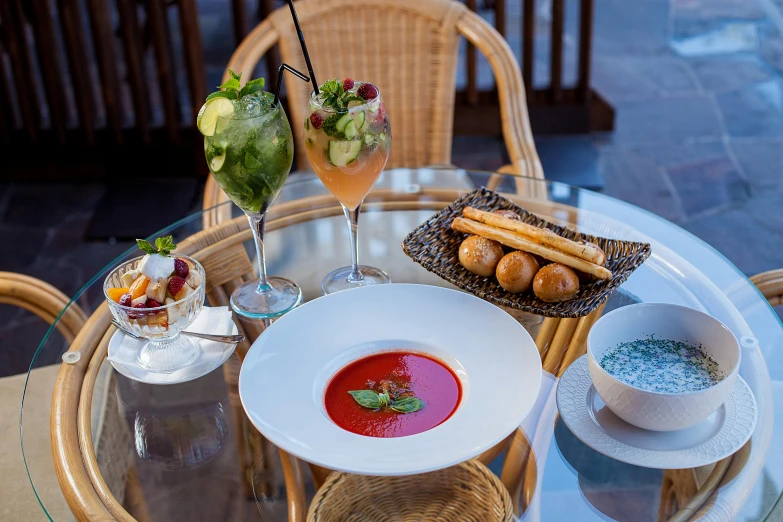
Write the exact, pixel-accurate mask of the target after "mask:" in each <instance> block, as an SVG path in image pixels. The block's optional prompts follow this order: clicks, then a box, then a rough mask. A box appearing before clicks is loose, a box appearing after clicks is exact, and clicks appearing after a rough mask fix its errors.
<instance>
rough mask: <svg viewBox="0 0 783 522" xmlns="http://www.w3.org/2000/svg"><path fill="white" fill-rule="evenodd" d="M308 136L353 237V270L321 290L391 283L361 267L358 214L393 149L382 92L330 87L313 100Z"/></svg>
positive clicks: (310, 153)
mask: <svg viewBox="0 0 783 522" xmlns="http://www.w3.org/2000/svg"><path fill="white" fill-rule="evenodd" d="M304 137H305V152H306V154H307V159H308V160H310V165H311V166H312V167H313V170H314V171H315V173H316V174H317V175H318V177H319V178H321V181H322V182H323V184H324V185H326V188H328V189H329V191H330V192H331V193H332V194H334V196H335V197H336V198H337V199H338V200H339V201H340V204H341V205H342V207H343V212H344V213H345V217H346V219H347V220H348V228H349V231H350V237H351V266H348V267H343V268H338V269H337V270H335V271H333V272H331V273H330V274H328V275H327V276H326V277H325V278H324V280H323V282H322V283H321V289H322V290H323V292H324V293H325V294H330V293H332V292H338V291H340V290H346V289H349V288H356V287H360V286H369V285H377V284H386V283H390V282H391V279H390V278H389V276H388V275H387V274H386V273H385V272H384V271H383V270H380V269H378V268H374V267H371V266H365V265H360V264H359V240H358V231H359V212H360V210H361V207H362V202H363V201H364V198H365V197H366V196H367V194H368V193H369V192H370V189H371V188H372V186H373V184H374V183H375V182H376V181H377V180H378V177H379V176H380V175H381V172H382V171H383V168H384V167H385V166H386V161H387V160H388V159H389V150H390V147H391V126H390V125H389V117H388V116H387V114H386V106H385V105H384V103H383V100H382V99H381V95H380V92H379V91H378V89H377V88H376V87H374V86H373V85H371V84H368V83H364V82H353V81H351V80H344V81H343V82H337V81H336V80H332V81H331V82H326V83H325V84H324V85H322V86H321V89H320V93H319V94H315V92H313V94H311V96H310V103H309V110H308V112H307V117H306V119H305V122H304Z"/></svg>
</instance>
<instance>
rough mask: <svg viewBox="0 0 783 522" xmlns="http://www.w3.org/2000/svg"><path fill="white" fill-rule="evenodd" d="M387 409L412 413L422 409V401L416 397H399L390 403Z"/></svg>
mask: <svg viewBox="0 0 783 522" xmlns="http://www.w3.org/2000/svg"><path fill="white" fill-rule="evenodd" d="M389 407H390V408H391V409H393V410H394V411H397V412H400V413H413V412H414V411H419V410H420V409H422V408H423V407H424V401H423V400H421V399H419V398H418V397H401V398H399V399H397V400H396V401H394V402H392V403H391V406H389Z"/></svg>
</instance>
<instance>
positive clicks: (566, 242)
mask: <svg viewBox="0 0 783 522" xmlns="http://www.w3.org/2000/svg"><path fill="white" fill-rule="evenodd" d="M462 214H463V215H464V216H465V217H466V218H469V219H472V220H474V221H478V222H479V223H484V224H486V225H491V226H493V227H497V228H502V229H504V230H510V231H512V232H516V233H518V234H522V235H523V236H525V239H528V240H530V241H535V242H536V243H540V244H542V245H546V246H548V247H552V248H556V249H557V250H560V251H561V252H563V253H565V254H569V255H572V256H576V257H578V258H581V259H584V260H586V261H589V262H591V263H595V264H596V265H602V264H603V262H604V260H605V259H606V256H605V255H604V253H603V251H601V250H600V249H597V248H595V247H594V246H593V245H586V244H584V243H577V242H576V241H571V240H570V239H567V238H564V237H562V236H558V235H557V234H555V233H554V232H552V231H551V230H549V229H546V228H539V227H536V226H533V225H528V224H527V223H523V222H522V221H517V220H515V219H509V218H507V217H503V216H499V215H498V214H493V213H492V212H484V211H483V210H479V209H477V208H473V207H465V208H464V209H463V210H462Z"/></svg>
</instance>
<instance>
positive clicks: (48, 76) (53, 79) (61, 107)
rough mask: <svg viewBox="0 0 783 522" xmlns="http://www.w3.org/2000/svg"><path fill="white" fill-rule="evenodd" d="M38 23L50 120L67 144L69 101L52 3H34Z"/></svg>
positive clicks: (39, 0)
mask: <svg viewBox="0 0 783 522" xmlns="http://www.w3.org/2000/svg"><path fill="white" fill-rule="evenodd" d="M32 5H33V9H34V11H35V17H36V21H35V23H34V24H33V30H34V31H35V41H36V50H37V51H38V63H39V64H41V76H42V78H43V86H44V93H45V94H46V103H47V105H48V106H49V120H50V121H51V125H52V128H53V129H54V131H55V133H56V134H57V139H58V140H59V141H60V143H65V129H66V126H67V124H68V113H67V112H66V109H65V108H66V106H67V101H66V99H65V89H64V86H63V84H62V79H63V72H62V67H61V66H60V59H59V56H60V53H59V44H58V43H57V41H56V39H55V32H54V31H55V28H54V18H53V16H52V12H51V4H50V3H49V2H48V1H47V0H33V2H32Z"/></svg>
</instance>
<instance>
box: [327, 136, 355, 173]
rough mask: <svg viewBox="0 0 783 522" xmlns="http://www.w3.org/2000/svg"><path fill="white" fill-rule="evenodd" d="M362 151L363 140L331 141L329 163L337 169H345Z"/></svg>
mask: <svg viewBox="0 0 783 522" xmlns="http://www.w3.org/2000/svg"><path fill="white" fill-rule="evenodd" d="M361 150H362V142H361V140H350V141H330V142H329V161H331V162H332V165H334V166H335V167H345V166H346V165H348V164H349V163H351V162H352V161H354V160H356V158H357V157H358V156H359V152H361Z"/></svg>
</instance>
